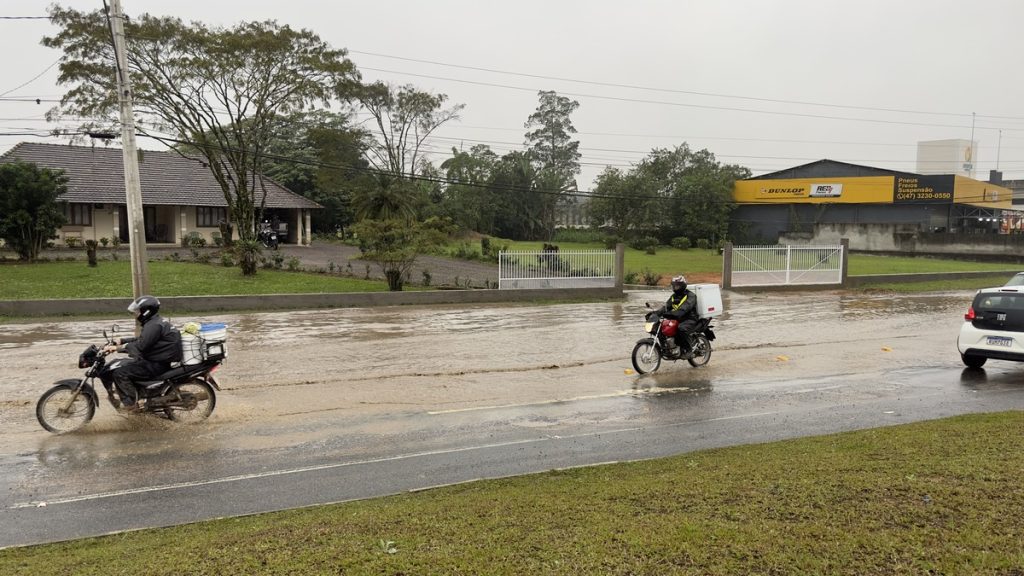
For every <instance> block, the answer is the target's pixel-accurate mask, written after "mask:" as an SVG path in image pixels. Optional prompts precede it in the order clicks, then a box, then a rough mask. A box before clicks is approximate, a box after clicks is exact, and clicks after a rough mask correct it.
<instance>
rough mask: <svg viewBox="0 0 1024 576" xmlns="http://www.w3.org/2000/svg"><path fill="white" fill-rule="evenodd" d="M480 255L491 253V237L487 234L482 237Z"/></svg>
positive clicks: (485, 255) (484, 255) (486, 255)
mask: <svg viewBox="0 0 1024 576" xmlns="http://www.w3.org/2000/svg"><path fill="white" fill-rule="evenodd" d="M480 255H481V256H483V257H484V258H487V257H489V256H490V255H491V239H490V238H488V237H487V236H484V237H483V238H481V239H480Z"/></svg>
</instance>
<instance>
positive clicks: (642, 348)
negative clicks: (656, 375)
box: [633, 340, 661, 374]
mask: <svg viewBox="0 0 1024 576" xmlns="http://www.w3.org/2000/svg"><path fill="white" fill-rule="evenodd" d="M659 366H661V352H660V351H659V350H658V347H657V346H655V345H654V340H641V341H640V342H637V343H636V346H634V347H633V369H634V370H636V373H637V374H647V373H650V372H654V371H655V370H657V369H658V367H659Z"/></svg>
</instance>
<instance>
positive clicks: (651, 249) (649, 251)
mask: <svg viewBox="0 0 1024 576" xmlns="http://www.w3.org/2000/svg"><path fill="white" fill-rule="evenodd" d="M644 252H645V253H647V254H650V255H652V256H653V255H655V254H657V253H658V247H657V246H656V245H652V246H648V247H647V248H644Z"/></svg>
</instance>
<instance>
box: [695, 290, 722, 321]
mask: <svg viewBox="0 0 1024 576" xmlns="http://www.w3.org/2000/svg"><path fill="white" fill-rule="evenodd" d="M690 290H693V293H694V294H696V295H697V316H699V317H701V318H714V317H716V316H721V315H722V312H724V311H725V308H724V307H723V306H722V291H721V289H719V288H718V284H693V285H691V286H690Z"/></svg>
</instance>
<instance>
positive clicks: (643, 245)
mask: <svg viewBox="0 0 1024 576" xmlns="http://www.w3.org/2000/svg"><path fill="white" fill-rule="evenodd" d="M651 246H654V247H655V248H657V246H658V239H657V238H655V237H653V236H641V237H639V238H634V239H633V240H631V241H630V243H629V247H630V248H633V249H634V250H647V249H648V248H650V247H651Z"/></svg>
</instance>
